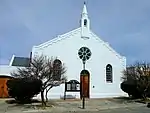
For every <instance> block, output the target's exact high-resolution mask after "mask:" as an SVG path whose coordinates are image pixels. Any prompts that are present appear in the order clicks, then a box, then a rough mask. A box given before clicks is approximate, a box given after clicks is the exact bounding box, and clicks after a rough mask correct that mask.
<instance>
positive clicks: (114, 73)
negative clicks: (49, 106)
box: [32, 4, 126, 99]
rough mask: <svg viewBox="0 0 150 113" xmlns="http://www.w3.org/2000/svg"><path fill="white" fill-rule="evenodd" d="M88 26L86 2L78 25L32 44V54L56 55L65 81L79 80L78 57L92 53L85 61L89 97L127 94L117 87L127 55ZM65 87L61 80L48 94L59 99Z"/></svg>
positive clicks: (33, 55)
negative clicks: (118, 51) (40, 42)
mask: <svg viewBox="0 0 150 113" xmlns="http://www.w3.org/2000/svg"><path fill="white" fill-rule="evenodd" d="M90 26H91V23H90V18H89V15H88V12H87V8H86V4H84V7H83V11H82V14H81V19H80V26H79V28H76V29H74V30H72V31H69V32H67V33H65V34H62V35H59V36H57V37H56V38H54V39H52V40H50V41H47V42H45V43H43V44H40V45H35V46H33V48H32V58H34V57H36V56H39V55H46V56H50V57H52V56H54V57H57V58H58V59H59V60H60V61H61V62H62V63H64V64H65V66H66V68H67V72H66V76H67V79H68V81H69V80H77V81H79V82H80V73H81V71H82V69H83V63H82V60H81V59H80V58H81V57H82V58H83V57H84V55H91V56H90V58H89V59H88V60H87V61H86V65H85V69H86V70H88V72H89V81H88V84H89V85H88V92H87V93H88V95H89V96H88V97H89V98H107V97H118V96H125V95H126V94H125V93H124V92H123V91H122V90H121V88H120V83H121V76H122V71H123V70H124V69H125V68H126V58H125V57H124V56H121V55H120V54H119V53H117V52H116V51H115V50H114V49H113V48H112V47H110V45H109V44H108V42H104V41H103V40H102V39H101V38H99V37H98V36H97V35H96V34H95V33H94V32H93V31H92V30H91V29H90ZM82 47H85V48H87V49H89V50H90V54H88V53H87V54H84V50H83V51H81V53H79V50H80V48H82ZM89 50H88V51H87V52H89ZM82 52H83V53H82ZM79 55H80V56H81V57H79ZM82 55H83V56H82ZM64 90H65V86H64V84H62V85H60V86H58V87H54V88H52V89H51V90H50V91H49V94H48V98H58V99H59V98H61V97H63V96H64ZM66 95H72V96H73V97H75V98H80V93H79V92H66ZM38 97H40V95H38Z"/></svg>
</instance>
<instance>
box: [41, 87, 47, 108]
mask: <svg viewBox="0 0 150 113" xmlns="http://www.w3.org/2000/svg"><path fill="white" fill-rule="evenodd" d="M41 99H42V106H46V102H45V100H44V90H42V91H41Z"/></svg>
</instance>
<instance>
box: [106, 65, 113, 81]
mask: <svg viewBox="0 0 150 113" xmlns="http://www.w3.org/2000/svg"><path fill="white" fill-rule="evenodd" d="M106 82H111V83H112V82H113V70H112V66H111V65H110V64H108V65H107V66H106Z"/></svg>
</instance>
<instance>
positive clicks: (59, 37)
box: [33, 27, 80, 48]
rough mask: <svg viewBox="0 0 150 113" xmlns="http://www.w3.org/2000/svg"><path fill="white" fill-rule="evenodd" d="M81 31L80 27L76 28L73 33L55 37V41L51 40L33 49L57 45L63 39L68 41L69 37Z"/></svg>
mask: <svg viewBox="0 0 150 113" xmlns="http://www.w3.org/2000/svg"><path fill="white" fill-rule="evenodd" d="M79 30H80V27H79V28H76V29H74V30H72V31H69V32H66V33H65V34H62V35H58V36H57V37H55V38H53V39H51V40H49V41H47V42H44V43H42V44H40V45H37V46H33V48H43V47H45V46H48V45H50V44H53V43H56V42H58V41H60V40H62V39H66V38H67V35H70V34H73V33H75V32H77V31H79Z"/></svg>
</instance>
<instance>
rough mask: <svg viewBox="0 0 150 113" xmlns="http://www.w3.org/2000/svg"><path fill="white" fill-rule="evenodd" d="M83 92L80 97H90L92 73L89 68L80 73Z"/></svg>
mask: <svg viewBox="0 0 150 113" xmlns="http://www.w3.org/2000/svg"><path fill="white" fill-rule="evenodd" d="M80 83H81V92H80V97H81V98H82V97H83V95H84V97H85V98H90V73H89V71H88V70H82V71H81V73H80Z"/></svg>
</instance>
